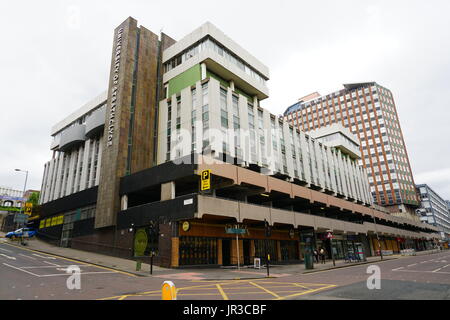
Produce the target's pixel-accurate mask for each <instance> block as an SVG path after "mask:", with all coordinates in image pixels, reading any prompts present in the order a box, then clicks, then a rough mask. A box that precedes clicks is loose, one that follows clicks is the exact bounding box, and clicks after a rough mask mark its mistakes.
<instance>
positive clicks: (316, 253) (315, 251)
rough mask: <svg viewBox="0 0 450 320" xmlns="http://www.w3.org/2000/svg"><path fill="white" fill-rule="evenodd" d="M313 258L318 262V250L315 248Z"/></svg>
mask: <svg viewBox="0 0 450 320" xmlns="http://www.w3.org/2000/svg"><path fill="white" fill-rule="evenodd" d="M314 258H315V259H316V263H319V252H318V251H317V249H314Z"/></svg>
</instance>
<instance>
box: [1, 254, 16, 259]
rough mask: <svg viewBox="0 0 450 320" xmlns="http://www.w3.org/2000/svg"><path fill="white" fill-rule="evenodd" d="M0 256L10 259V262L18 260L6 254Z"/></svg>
mask: <svg viewBox="0 0 450 320" xmlns="http://www.w3.org/2000/svg"><path fill="white" fill-rule="evenodd" d="M0 256H4V257H5V258H8V259H9V260H16V258H15V257H10V256H7V255H6V254H4V253H0Z"/></svg>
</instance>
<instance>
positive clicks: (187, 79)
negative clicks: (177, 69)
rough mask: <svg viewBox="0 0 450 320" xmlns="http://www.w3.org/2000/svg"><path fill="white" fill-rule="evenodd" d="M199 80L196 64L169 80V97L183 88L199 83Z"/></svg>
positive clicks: (199, 72) (199, 74) (198, 66)
mask: <svg viewBox="0 0 450 320" xmlns="http://www.w3.org/2000/svg"><path fill="white" fill-rule="evenodd" d="M200 79H201V69H200V65H199V64H197V65H195V66H193V67H192V68H190V69H188V70H186V71H185V72H183V73H181V74H179V75H178V76H176V77H175V78H172V79H170V80H169V97H171V96H172V95H173V94H176V93H178V92H180V91H181V90H183V89H184V88H187V87H190V86H192V85H194V84H195V83H196V82H197V81H200Z"/></svg>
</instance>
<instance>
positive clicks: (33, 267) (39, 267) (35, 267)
mask: <svg viewBox="0 0 450 320" xmlns="http://www.w3.org/2000/svg"><path fill="white" fill-rule="evenodd" d="M70 266H71V265H64V266H61V265H58V266H53V265H52V266H32V267H21V269H42V268H55V267H61V268H63V267H70Z"/></svg>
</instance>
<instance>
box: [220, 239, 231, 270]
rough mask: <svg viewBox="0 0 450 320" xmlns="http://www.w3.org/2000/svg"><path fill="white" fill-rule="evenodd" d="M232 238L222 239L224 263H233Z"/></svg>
mask: <svg viewBox="0 0 450 320" xmlns="http://www.w3.org/2000/svg"><path fill="white" fill-rule="evenodd" d="M230 257H231V240H230V239H222V265H224V266H229V265H231V258H230Z"/></svg>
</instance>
